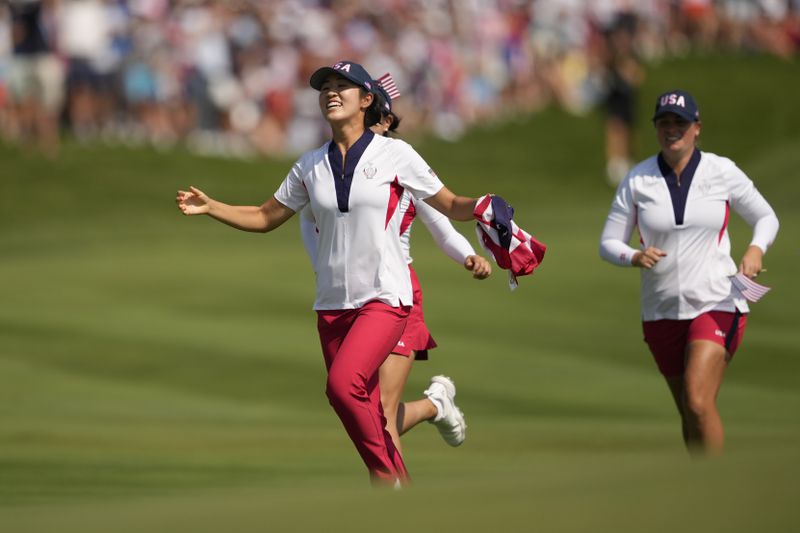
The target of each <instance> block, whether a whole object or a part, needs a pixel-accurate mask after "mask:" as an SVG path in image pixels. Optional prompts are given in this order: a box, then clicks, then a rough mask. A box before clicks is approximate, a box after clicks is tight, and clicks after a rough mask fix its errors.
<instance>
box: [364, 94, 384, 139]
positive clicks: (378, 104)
mask: <svg viewBox="0 0 800 533" xmlns="http://www.w3.org/2000/svg"><path fill="white" fill-rule="evenodd" d="M360 91H361V96H362V97H363V96H365V95H367V94H371V95H372V103H371V104H370V106H369V107H368V108H367V110H366V112H365V113H364V129H369V128H370V127H372V126H374V125H375V124H377V123H378V122H380V121H381V117H382V116H383V115H382V114H381V110H382V109H383V99H382V98H380V97H379V96H378V95H377V94H375V93H374V92H369V91H367V90H366V89H360Z"/></svg>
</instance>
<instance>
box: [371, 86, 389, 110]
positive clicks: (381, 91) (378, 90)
mask: <svg viewBox="0 0 800 533" xmlns="http://www.w3.org/2000/svg"><path fill="white" fill-rule="evenodd" d="M372 86H373V87H374V88H375V89H374V91H375V92H376V93H378V94H380V95H381V96H382V97H383V112H384V114H386V113H391V112H392V97H391V96H389V93H388V92H386V89H384V88H383V85H381V84H380V82H379V81H377V80H372Z"/></svg>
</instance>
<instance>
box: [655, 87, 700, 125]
mask: <svg viewBox="0 0 800 533" xmlns="http://www.w3.org/2000/svg"><path fill="white" fill-rule="evenodd" d="M666 113H675V114H676V115H678V116H679V117H681V118H684V119H686V120H688V121H690V122H697V121H698V120H700V110H699V109H698V108H697V102H695V100H694V97H692V95H691V94H689V93H688V92H686V91H682V90H679V89H677V90H674V91H667V92H665V93H664V94H662V95H661V96H659V97H658V99H657V100H656V111H655V114H653V120H656V119H657V118H658V117H660V116H662V115H664V114H666Z"/></svg>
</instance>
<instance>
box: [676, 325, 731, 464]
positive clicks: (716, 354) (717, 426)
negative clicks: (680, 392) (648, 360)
mask: <svg viewBox="0 0 800 533" xmlns="http://www.w3.org/2000/svg"><path fill="white" fill-rule="evenodd" d="M727 366H728V361H727V353H726V352H725V348H724V347H723V346H720V345H719V344H716V343H714V342H712V341H706V340H697V341H692V342H690V343H689V345H688V346H687V348H686V371H685V373H684V403H683V405H684V407H683V412H684V425H685V427H686V430H687V434H688V435H687V446H688V448H689V451H690V452H699V453H708V454H718V453H720V452H722V448H723V445H724V442H725V430H724V428H723V427H722V419H721V418H720V416H719V411H718V410H717V394H718V393H719V389H720V386H721V385H722V379H723V377H724V375H725V368H727Z"/></svg>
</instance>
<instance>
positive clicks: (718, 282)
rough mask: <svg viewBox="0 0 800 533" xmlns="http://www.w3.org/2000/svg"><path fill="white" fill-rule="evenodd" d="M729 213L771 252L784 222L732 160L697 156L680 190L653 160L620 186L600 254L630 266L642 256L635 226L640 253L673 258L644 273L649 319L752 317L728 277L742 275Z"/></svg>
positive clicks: (644, 310)
mask: <svg viewBox="0 0 800 533" xmlns="http://www.w3.org/2000/svg"><path fill="white" fill-rule="evenodd" d="M665 175H666V177H665ZM731 208H732V209H733V210H734V211H735V212H736V213H738V214H739V215H740V216H741V217H742V218H743V219H744V220H745V221H746V222H747V223H748V224H749V225H750V226H752V227H753V239H752V240H751V244H754V245H756V246H758V247H760V248H761V249H762V250H763V251H765V252H766V250H767V248H768V247H769V246H770V245H771V244H772V242H773V241H774V240H775V236H776V235H777V232H778V225H779V224H778V219H777V217H776V216H775V212H774V211H773V210H772V207H770V205H769V204H768V203H767V201H766V200H765V199H764V197H763V196H761V194H760V193H759V192H758V190H757V189H756V188H755V186H754V185H753V182H752V181H751V180H750V179H749V178H748V177H747V176H746V175H745V174H744V173H743V172H742V171H741V170H740V169H739V168H737V167H736V165H735V164H734V163H733V161H731V160H730V159H727V158H725V157H720V156H717V155H714V154H712V153H708V152H700V151H699V150H696V151H695V153H694V155H693V157H692V161H690V164H689V165H688V166H687V169H686V170H685V171H684V173H683V175H682V176H681V187H677V186H676V182H675V176H674V173H672V172H671V169H669V167H668V166H666V164H665V163H664V162H663V160H662V161H661V163H660V164H659V157H658V156H653V157H651V158H649V159H646V160H645V161H642V162H641V163H639V164H638V165H636V166H635V167H634V168H633V169H632V170H631V171H630V172H629V173H628V175H627V176H626V178H625V179H624V180H623V181H622V183H620V185H619V187H618V188H617V193H616V196H615V197H614V201H613V203H612V205H611V210H610V212H609V214H608V218H607V219H606V224H605V227H604V228H603V233H602V236H601V238H600V255H601V256H602V257H603V259H605V260H607V261H609V262H611V263H614V264H617V265H620V266H630V265H631V260H632V258H633V254H634V253H635V252H636V251H637V250H635V249H634V248H632V247H630V246H629V245H628V242H629V240H630V237H631V234H632V232H633V229H634V227H638V230H639V235H640V237H641V246H640V249H641V250H644V249H645V248H647V247H650V246H654V247H656V248H660V249H661V250H663V251H665V252H666V253H667V255H666V257H663V258H662V259H661V260H660V261H659V262H658V263H657V264H656V266H655V267H653V268H652V269H649V270H648V269H641V306H642V319H643V320H645V321H650V320H661V319H676V320H684V319H692V318H694V317H696V316H698V315H700V314H702V313H705V312H707V311H711V310H719V311H731V312H732V311H735V310H737V309H738V310H739V311H740V312H743V313H746V312H748V311H749V309H748V306H747V301H746V300H745V299H744V298H743V297H742V295H741V294H740V293H739V292H738V290H737V289H736V288H735V287H734V286H733V285H732V284H731V281H730V279H729V276H732V275H734V274H736V272H737V271H738V266H737V264H736V263H735V262H734V260H733V259H732V258H731V255H730V251H731V242H730V238H729V236H728V215H729V210H730V209H731Z"/></svg>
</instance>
